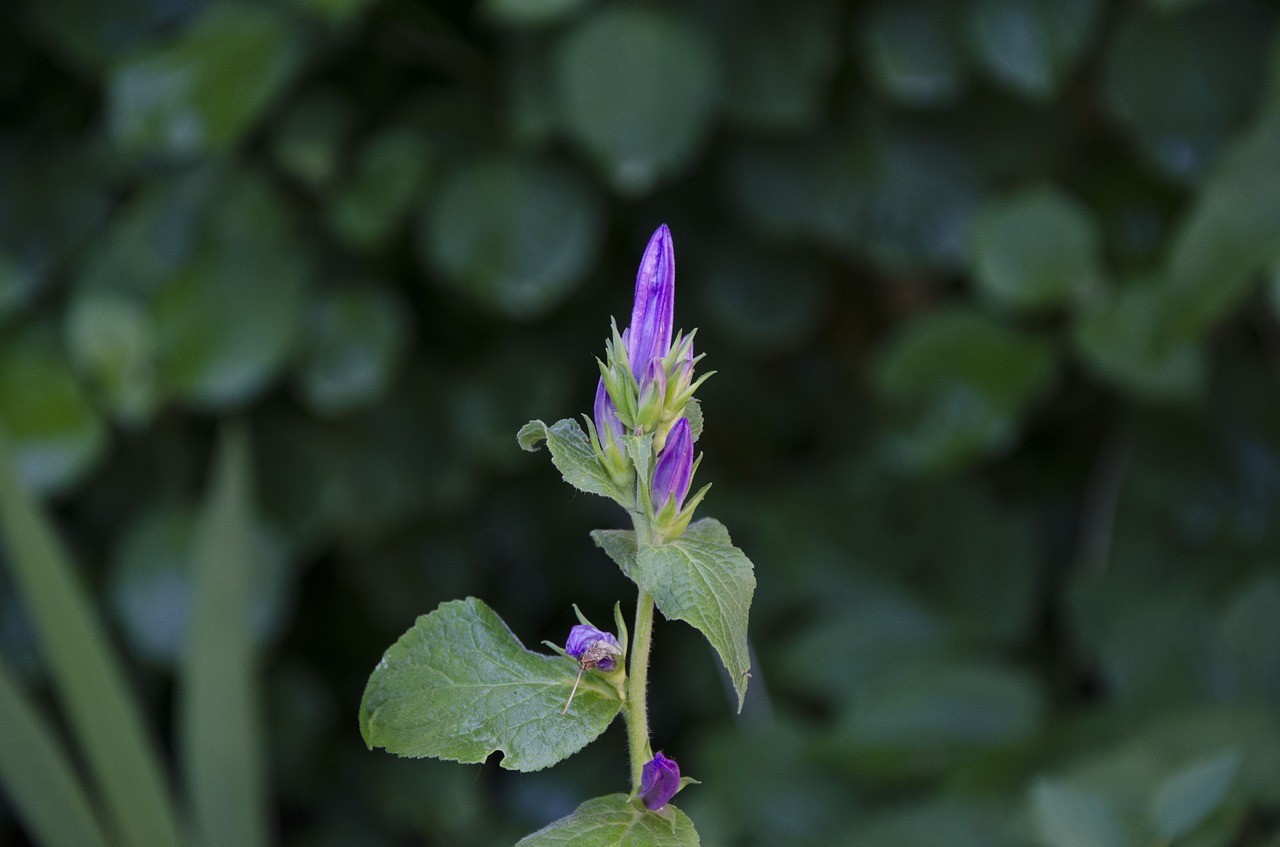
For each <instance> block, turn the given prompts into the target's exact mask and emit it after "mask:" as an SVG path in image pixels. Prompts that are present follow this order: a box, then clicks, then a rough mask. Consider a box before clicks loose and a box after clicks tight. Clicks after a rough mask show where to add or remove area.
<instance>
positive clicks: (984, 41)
mask: <svg viewBox="0 0 1280 847" xmlns="http://www.w3.org/2000/svg"><path fill="white" fill-rule="evenodd" d="M1101 5H1102V4H1100V3H1099V2H1097V0H1032V2H1026V0H978V2H976V3H975V4H974V5H973V6H972V7H971V10H970V12H969V36H970V42H971V44H972V45H973V50H974V53H975V54H976V56H977V58H978V60H979V61H980V62H981V63H982V64H983V65H984V66H985V67H986V70H987V72H988V73H989V74H990V75H991V76H992V78H994V79H995V80H996V81H998V82H1000V83H1001V84H1003V85H1004V86H1005V87H1007V88H1010V89H1012V90H1013V91H1016V92H1018V93H1020V94H1023V95H1025V96H1027V97H1030V98H1032V99H1035V100H1047V99H1049V98H1050V97H1051V96H1052V95H1053V94H1054V93H1055V92H1056V91H1057V90H1058V87H1059V86H1060V85H1061V84H1062V81H1063V79H1065V78H1066V76H1067V74H1069V73H1070V71H1071V70H1072V68H1073V67H1074V66H1075V63H1076V62H1077V60H1078V59H1079V58H1080V56H1081V55H1082V54H1083V53H1084V50H1085V48H1086V47H1087V46H1088V43H1089V37H1090V35H1091V34H1092V32H1093V29H1094V25H1095V24H1096V23H1097V21H1098V17H1099V12H1100V11H1101Z"/></svg>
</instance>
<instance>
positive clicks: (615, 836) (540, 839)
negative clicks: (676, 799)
mask: <svg viewBox="0 0 1280 847" xmlns="http://www.w3.org/2000/svg"><path fill="white" fill-rule="evenodd" d="M699 843H700V842H699V841H698V833H697V832H696V831H695V830H694V828H693V821H691V820H689V817H688V815H686V814H685V813H684V812H682V811H680V810H679V809H677V808H676V807H675V806H672V805H671V804H670V803H668V804H667V805H666V806H663V807H662V808H661V809H659V810H658V811H656V812H650V811H647V810H646V809H644V808H642V807H640V806H639V805H637V804H636V803H634V802H632V801H631V800H629V799H628V798H627V795H625V794H610V795H608V796H607V797H597V798H596V799H594V800H588V801H587V802H585V803H583V804H582V805H581V806H579V807H578V808H577V809H575V810H574V812H573V814H571V815H569V816H568V817H567V818H561V819H560V820H558V821H556V822H555V823H553V824H551V825H549V826H547V827H544V828H543V829H540V830H538V831H537V832H535V833H533V834H532V835H527V836H525V837H524V838H521V839H520V841H519V842H517V844H516V847H697V846H698V844H699Z"/></svg>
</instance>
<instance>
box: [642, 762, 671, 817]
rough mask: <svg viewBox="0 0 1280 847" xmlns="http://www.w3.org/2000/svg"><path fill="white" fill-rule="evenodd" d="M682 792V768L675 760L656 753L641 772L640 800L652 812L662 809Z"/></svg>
mask: <svg viewBox="0 0 1280 847" xmlns="http://www.w3.org/2000/svg"><path fill="white" fill-rule="evenodd" d="M679 790H680V766H679V765H677V764H676V760H675V759H668V758H667V757H666V756H664V755H662V753H654V754H653V758H652V759H650V760H649V761H648V762H645V765H644V768H643V769H642V770H641V771H640V800H641V801H642V802H643V803H644V807H645V808H646V809H648V810H649V811H651V812H654V811H657V810H658V809H661V808H662V807H663V806H665V805H667V803H668V802H669V801H670V800H671V798H672V797H674V796H676V792H677V791H679Z"/></svg>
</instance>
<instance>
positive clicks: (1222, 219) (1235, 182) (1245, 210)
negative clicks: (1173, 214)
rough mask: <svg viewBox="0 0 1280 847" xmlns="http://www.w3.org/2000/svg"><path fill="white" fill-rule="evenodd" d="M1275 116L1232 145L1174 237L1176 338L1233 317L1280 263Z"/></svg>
mask: <svg viewBox="0 0 1280 847" xmlns="http://www.w3.org/2000/svg"><path fill="white" fill-rule="evenodd" d="M1277 161H1280V115H1277V116H1276V117H1274V118H1272V119H1270V120H1266V121H1263V122H1262V123H1260V124H1259V125H1258V126H1257V127H1255V128H1254V129H1253V130H1252V131H1251V132H1249V133H1247V134H1245V135H1244V136H1242V137H1241V138H1240V140H1238V141H1236V142H1235V143H1233V144H1232V145H1231V147H1230V148H1229V150H1228V151H1227V152H1226V154H1225V155H1224V156H1223V157H1222V160H1221V162H1220V164H1219V166H1218V167H1216V168H1215V169H1214V170H1213V172H1212V173H1211V174H1210V176H1209V178H1208V179H1207V180H1206V182H1205V185H1204V189H1203V191H1202V192H1201V194H1200V195H1199V197H1198V198H1197V201H1196V203H1195V205H1194V206H1193V207H1192V209H1191V213H1190V215H1189V216H1188V217H1187V218H1186V219H1184V221H1183V224H1182V226H1181V227H1180V228H1179V230H1178V232H1177V234H1176V235H1175V241H1174V245H1173V252H1172V254H1171V255H1170V257H1169V271H1168V273H1169V287H1170V291H1169V295H1170V298H1171V304H1170V306H1169V307H1168V308H1169V309H1170V311H1171V312H1172V314H1171V317H1170V319H1171V322H1172V331H1173V332H1174V338H1175V340H1179V341H1181V340H1191V339H1195V338H1197V337H1199V336H1200V335H1203V334H1204V333H1205V332H1207V331H1208V330H1209V329H1211V328H1212V327H1213V326H1214V325H1215V324H1217V323H1218V322H1219V321H1221V320H1222V319H1223V318H1225V317H1226V316H1227V315H1229V314H1231V312H1233V311H1235V310H1236V309H1237V308H1238V307H1239V306H1240V304H1241V303H1243V302H1244V300H1245V298H1246V297H1248V296H1249V294H1250V293H1251V292H1252V291H1253V290H1254V288H1255V287H1256V286H1257V284H1258V282H1259V280H1260V274H1261V273H1262V272H1263V271H1264V270H1265V269H1267V267H1268V266H1270V265H1271V263H1272V262H1274V261H1276V260H1277V258H1280V173H1278V172H1277V170H1276V168H1275V163H1276V162H1277Z"/></svg>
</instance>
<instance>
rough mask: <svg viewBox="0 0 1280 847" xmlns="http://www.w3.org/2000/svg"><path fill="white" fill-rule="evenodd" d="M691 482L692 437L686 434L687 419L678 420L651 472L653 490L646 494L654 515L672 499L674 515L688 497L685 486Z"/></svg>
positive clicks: (687, 489)
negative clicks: (650, 500)
mask: <svg viewBox="0 0 1280 847" xmlns="http://www.w3.org/2000/svg"><path fill="white" fill-rule="evenodd" d="M692 479H693V435H692V433H691V432H690V431H689V419H688V418H680V419H679V420H677V421H676V422H675V424H674V425H673V426H672V427H671V432H670V433H669V434H668V435H667V443H666V445H665V446H664V447H663V448H662V452H661V453H659V454H658V461H657V464H656V465H655V466H654V468H653V487H652V488H651V489H650V492H651V495H652V503H653V509H654V511H655V512H657V511H661V510H662V508H663V507H664V506H666V504H667V501H668V500H670V499H671V498H673V497H674V498H675V507H676V510H677V511H678V510H679V509H680V507H681V506H683V505H684V497H685V495H686V494H688V493H689V482H690V481H691V480H692Z"/></svg>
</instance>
